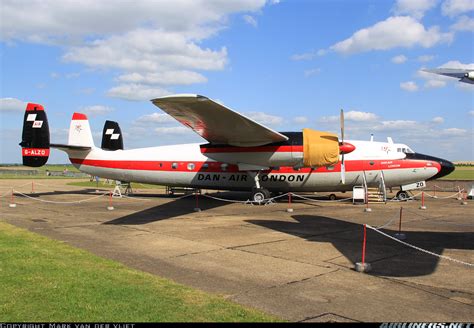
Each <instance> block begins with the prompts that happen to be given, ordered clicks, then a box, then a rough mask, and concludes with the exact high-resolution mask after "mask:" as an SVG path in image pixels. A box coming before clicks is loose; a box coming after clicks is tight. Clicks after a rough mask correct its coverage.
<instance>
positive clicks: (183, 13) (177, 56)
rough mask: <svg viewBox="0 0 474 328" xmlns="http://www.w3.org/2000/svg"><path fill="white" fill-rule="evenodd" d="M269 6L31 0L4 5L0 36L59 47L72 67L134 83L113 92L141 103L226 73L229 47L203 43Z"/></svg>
mask: <svg viewBox="0 0 474 328" xmlns="http://www.w3.org/2000/svg"><path fill="white" fill-rule="evenodd" d="M266 3H267V1H266V0H239V1H237V0H229V1H207V0H162V1H153V0H143V1H140V2H139V3H135V2H123V1H122V2H118V3H115V2H111V1H95V0H82V1H81V2H80V3H78V2H77V1H65V2H61V4H60V5H58V2H57V1H56V0H44V1H32V2H30V3H28V4H27V7H28V10H27V11H25V3H24V2H18V1H14V0H11V1H10V0H5V1H2V10H1V14H0V15H1V17H0V30H1V31H2V33H1V35H0V38H1V39H2V40H3V41H6V42H13V41H16V40H20V41H26V42H34V43H45V44H50V45H56V46H60V47H62V48H63V49H65V50H64V54H63V56H62V59H63V60H64V61H65V62H73V63H79V64H83V65H85V66H88V67H90V68H92V69H113V70H118V71H119V75H120V76H119V78H118V79H119V83H123V82H125V83H132V84H129V85H118V86H115V87H113V88H111V89H110V90H109V93H108V94H109V95H110V96H114V97H121V98H125V99H133V100H141V99H147V98H149V97H150V96H151V95H153V96H158V95H160V94H162V93H163V92H164V91H163V90H161V88H159V87H154V88H152V87H150V86H147V85H146V84H156V85H158V86H160V85H188V84H191V83H202V82H206V81H207V80H206V78H205V77H204V76H203V75H201V71H209V70H222V69H224V68H225V66H226V64H227V62H228V59H227V49H226V47H225V46H221V47H219V46H218V47H215V48H213V49H211V48H207V47H204V46H202V43H203V41H204V40H206V39H209V38H211V37H213V36H215V35H216V34H217V33H219V32H220V31H221V30H222V29H224V28H226V26H227V24H228V22H229V19H228V18H229V16H230V15H232V14H237V13H242V14H252V13H259V12H260V11H261V9H262V8H263V7H264V6H265V5H266ZM31 13H35V14H34V15H31ZM248 16H249V17H252V16H250V15H248ZM247 21H248V22H249V23H251V24H252V23H253V22H252V21H251V20H250V19H247ZM18 22H21V24H19V23H18ZM254 22H255V23H256V21H255V20H254ZM197 71H200V72H199V73H198V72H197ZM77 74H78V73H72V74H68V75H67V76H66V77H67V78H73V77H77V76H78V75H77ZM132 89H133V90H132ZM130 91H133V93H135V94H132V93H131V92H130Z"/></svg>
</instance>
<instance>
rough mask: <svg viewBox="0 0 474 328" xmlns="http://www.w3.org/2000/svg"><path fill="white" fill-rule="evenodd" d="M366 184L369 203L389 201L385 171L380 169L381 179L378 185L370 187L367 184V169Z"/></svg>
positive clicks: (379, 175)
mask: <svg viewBox="0 0 474 328" xmlns="http://www.w3.org/2000/svg"><path fill="white" fill-rule="evenodd" d="M363 176H364V184H365V186H366V188H367V189H366V190H367V194H366V195H367V202H368V203H384V202H387V191H386V188H385V178H384V174H383V171H380V174H378V177H379V180H378V185H377V186H376V187H369V186H368V185H367V180H366V178H365V171H364V174H363Z"/></svg>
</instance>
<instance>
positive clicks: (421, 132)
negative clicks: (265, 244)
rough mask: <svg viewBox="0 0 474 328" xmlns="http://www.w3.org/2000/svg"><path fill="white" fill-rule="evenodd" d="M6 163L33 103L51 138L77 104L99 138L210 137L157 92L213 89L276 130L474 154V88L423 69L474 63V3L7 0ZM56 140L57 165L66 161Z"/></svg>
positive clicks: (0, 110)
mask: <svg viewBox="0 0 474 328" xmlns="http://www.w3.org/2000/svg"><path fill="white" fill-rule="evenodd" d="M0 18H1V19H0V32H1V35H0V60H1V66H0V73H1V74H0V76H1V80H0V123H1V125H0V126H1V130H0V147H1V149H0V150H1V152H0V163H20V162H21V149H20V147H19V146H18V143H19V142H20V141H21V127H22V121H23V115H24V110H25V106H26V103H28V102H34V103H39V104H42V105H43V106H44V107H45V109H46V111H47V113H48V119H49V126H50V129H51V142H55V143H66V142H67V133H68V129H69V123H70V119H71V117H72V114H73V112H82V113H85V114H87V115H88V117H89V120H90V123H91V127H92V130H93V135H94V140H95V143H96V145H99V146H100V139H101V132H102V127H103V124H104V121H105V120H106V119H110V120H115V121H118V122H119V123H120V126H121V128H122V131H123V134H124V144H125V148H137V147H152V146H159V145H170V144H179V143H189V142H205V140H203V139H202V138H201V137H199V136H198V135H196V134H195V133H194V132H193V131H192V130H190V129H188V128H186V127H184V126H181V125H180V124H179V123H178V122H177V121H175V120H174V119H173V118H171V117H169V116H168V115H166V114H164V112H162V111H161V110H160V109H159V108H157V107H155V106H154V105H153V104H152V103H151V102H150V100H151V99H153V98H157V97H160V96H165V95H169V94H176V93H191V94H200V95H204V96H207V97H209V98H211V99H214V100H216V101H218V102H220V103H223V104H224V105H225V106H227V107H229V108H232V109H233V110H235V111H237V112H240V113H242V114H244V115H247V116H248V117H250V118H252V119H255V120H256V121H258V122H260V123H263V124H264V125H266V126H268V127H270V128H272V129H274V130H277V131H301V130H302V129H303V128H312V129H318V130H323V131H331V132H338V131H339V119H338V117H339V116H338V115H339V110H340V109H341V108H342V109H344V111H345V118H346V120H345V135H346V139H358V140H369V139H370V134H373V135H374V138H375V140H376V141H386V140H387V139H386V138H387V137H392V138H393V140H394V141H395V142H399V143H405V144H408V145H409V146H410V147H411V148H412V149H414V150H415V151H417V152H420V153H424V154H430V155H433V156H437V157H442V158H446V159H448V160H451V161H473V160H474V145H473V140H474V138H473V137H474V135H473V127H474V85H470V84H466V83H460V82H458V81H457V80H456V79H453V78H448V77H441V76H438V75H434V74H430V73H426V72H423V71H421V70H422V69H423V68H437V67H449V68H471V69H474V35H473V33H474V0H396V1H388V0H387V1H381V0H372V1H371V0H358V1H351V0H292V1H290V0H267V1H266V0H241V1H234V0H221V1H220V0H162V1H119V2H117V1H111V0H109V1H98V0H74V1H72V0H70V1H67V0H65V1H57V0H43V1H26V0H25V1H16V0H12V1H10V0H2V1H1V3H0ZM67 162H68V159H67V157H66V155H65V154H64V153H62V152H61V151H59V150H56V151H52V154H51V156H50V160H49V163H67Z"/></svg>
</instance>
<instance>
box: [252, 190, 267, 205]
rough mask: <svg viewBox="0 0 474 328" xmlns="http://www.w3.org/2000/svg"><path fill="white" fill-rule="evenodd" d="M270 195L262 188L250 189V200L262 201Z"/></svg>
mask: <svg viewBox="0 0 474 328" xmlns="http://www.w3.org/2000/svg"><path fill="white" fill-rule="evenodd" d="M270 197H271V194H270V192H269V191H268V190H267V189H264V188H253V189H252V201H254V202H256V203H259V204H260V203H262V202H263V201H264V200H265V199H269V198H270Z"/></svg>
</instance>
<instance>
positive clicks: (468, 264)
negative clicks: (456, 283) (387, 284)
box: [366, 224, 474, 267]
mask: <svg viewBox="0 0 474 328" xmlns="http://www.w3.org/2000/svg"><path fill="white" fill-rule="evenodd" d="M366 226H367V228H369V229H372V230H374V231H375V232H378V233H379V234H381V235H383V236H385V237H387V238H390V239H392V240H394V241H396V242H398V243H400V244H403V245H405V246H408V247H411V248H413V249H416V250H417V251H420V252H423V253H426V254H429V255H432V256H436V257H439V258H442V259H445V260H448V261H452V262H455V263H459V264H462V265H466V266H469V267H474V264H472V263H467V262H463V261H460V260H456V259H453V258H451V257H449V256H446V255H440V254H436V253H433V252H430V251H428V250H426V249H423V248H420V247H418V246H415V245H412V244H409V243H407V242H404V241H402V240H399V239H397V238H395V237H392V236H390V235H389V234H386V233H385V232H382V231H380V230H378V229H377V228H374V227H372V226H371V225H368V224H366Z"/></svg>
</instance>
